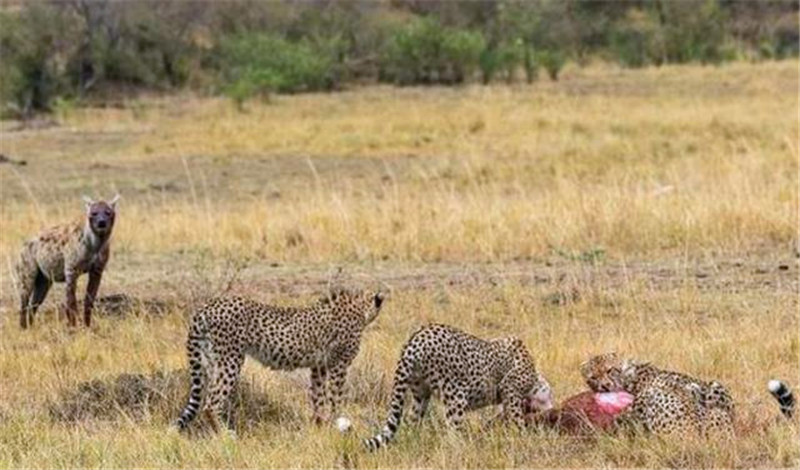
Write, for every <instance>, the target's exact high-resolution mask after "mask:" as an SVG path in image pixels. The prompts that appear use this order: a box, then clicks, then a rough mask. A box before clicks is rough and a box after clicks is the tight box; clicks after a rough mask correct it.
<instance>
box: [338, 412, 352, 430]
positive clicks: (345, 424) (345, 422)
mask: <svg viewBox="0 0 800 470" xmlns="http://www.w3.org/2000/svg"><path fill="white" fill-rule="evenodd" d="M352 427H353V423H351V422H350V420H349V419H347V418H345V417H344V416H340V417H338V418H336V429H338V430H339V432H347V431H349V430H350V428H352Z"/></svg>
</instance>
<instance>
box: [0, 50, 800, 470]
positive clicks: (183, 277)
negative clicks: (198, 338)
mask: <svg viewBox="0 0 800 470" xmlns="http://www.w3.org/2000/svg"><path fill="white" fill-rule="evenodd" d="M797 87H798V63H797V62H796V61H788V62H777V63H763V64H758V65H752V64H733V65H727V66H724V67H699V66H683V67H662V68H658V69H655V68H654V69H644V70H640V71H624V70H619V69H616V68H611V67H608V66H592V67H588V68H584V69H577V68H572V69H567V70H565V72H564V74H563V78H562V79H561V80H560V81H559V82H549V81H541V82H539V83H536V84H534V85H532V86H522V85H516V86H502V85H496V86H490V87H482V86H468V87H464V88H453V89H450V88H448V89H443V88H390V87H366V88H359V89H353V90H348V91H344V92H341V93H335V94H307V95H296V96H278V97H274V98H273V99H272V100H271V102H269V103H260V102H251V103H248V104H247V105H246V107H245V109H244V111H240V110H237V108H236V107H235V106H234V105H233V104H232V103H231V102H229V101H226V100H223V99H211V98H199V97H195V96H190V95H181V96H168V97H141V98H139V99H135V100H134V99H130V100H122V101H120V102H119V103H116V104H114V106H106V107H103V108H95V107H90V108H72V107H67V106H61V107H59V108H58V109H57V112H56V114H55V119H56V122H57V124H58V125H56V126H51V127H43V128H20V126H19V125H17V124H16V123H12V122H6V123H4V124H3V134H2V153H3V154H4V155H7V156H9V157H12V158H13V159H17V160H26V162H27V165H25V166H19V165H14V164H3V165H0V185H2V186H1V189H2V193H1V194H2V202H1V206H0V207H2V214H1V219H0V220H1V221H2V228H3V230H2V238H1V239H0V258H2V264H3V267H2V276H3V277H2V284H1V285H2V292H1V294H2V296H1V297H2V299H0V300H2V309H3V315H2V316H1V317H0V467H2V468H10V467H37V468H52V467H133V466H136V467H148V468H154V467H157V468H164V467H186V468H196V467H202V468H208V467H265V468H266V467H312V468H313V467H358V468H373V467H392V468H393V467H425V468H433V467H436V468H438V467H444V468H453V467H473V468H474V467H492V468H499V467H589V466H591V467H594V466H603V467H615V466H622V467H645V466H651V467H652V466H658V467H685V466H704V467H706V466H708V467H754V466H755V467H759V466H768V467H787V466H792V467H796V466H798V464H800V449H798V446H797V442H798V424H797V422H793V423H786V422H784V421H783V420H780V419H778V416H779V412H778V407H777V405H776V404H775V403H774V401H773V400H772V398H771V397H770V396H769V394H768V393H767V391H766V387H765V384H766V381H767V380H768V379H770V378H773V377H779V378H783V379H785V380H786V381H788V382H789V383H790V384H791V385H793V386H794V387H798V386H800V376H798V366H799V365H800V344H799V342H798V327H800V324H799V323H800V322H799V321H798V297H797V290H798V262H797V256H798V255H797V247H798V239H797V227H798V220H797V214H798V182H797V176H798V165H797V155H798V115H797V110H798V101H797V90H798V88H797ZM114 192H119V193H121V194H122V201H121V203H120V206H119V216H118V221H117V226H116V228H115V234H114V241H113V247H112V250H113V253H112V261H111V263H110V265H109V267H108V269H107V271H106V273H105V276H104V280H103V284H102V286H101V295H111V294H122V293H124V294H127V295H128V296H130V299H132V302H131V305H122V306H121V308H117V309H116V310H114V311H115V312H116V314H114V315H112V314H111V312H110V311H111V310H112V309H111V308H110V307H111V306H110V305H109V306H108V308H107V309H106V314H105V315H103V312H102V311H101V312H98V313H97V314H96V316H95V318H96V319H97V321H96V323H95V326H93V327H92V329H91V330H89V331H86V330H83V329H80V330H78V331H74V332H70V331H67V330H66V327H65V325H64V324H63V320H59V319H58V318H57V312H56V311H57V309H56V307H57V305H58V303H59V302H60V301H61V299H62V296H63V286H61V285H58V286H56V287H55V288H54V289H52V290H51V293H50V296H49V298H48V300H47V302H46V304H45V308H44V309H43V311H41V312H40V314H39V315H38V317H37V322H36V324H35V325H34V327H33V328H32V329H31V330H29V331H25V332H21V331H20V330H19V327H18V324H17V323H18V317H17V310H16V304H17V300H16V296H15V293H14V290H13V285H14V279H13V278H12V276H10V274H9V273H10V271H9V267H10V266H11V265H13V262H14V260H15V257H16V254H17V252H18V250H19V247H20V246H21V243H22V241H23V240H24V239H25V238H27V237H29V236H32V235H33V234H34V233H35V232H37V231H38V230H39V229H41V228H43V227H45V226H48V225H52V224H55V223H59V222H63V221H67V220H70V219H74V218H77V217H80V216H81V214H82V210H83V209H82V208H83V203H82V202H81V200H80V196H81V194H83V193H87V194H90V195H92V196H98V197H99V196H103V197H110V196H111V195H112V194H113V193H114ZM337 273H338V274H337ZM332 279H333V280H334V282H343V283H346V284H352V285H357V286H367V287H370V286H373V287H374V286H378V285H380V286H382V287H383V288H384V289H388V290H390V292H391V294H390V300H389V301H388V302H387V304H386V306H385V307H384V310H383V312H382V313H381V316H380V317H379V318H378V320H377V321H376V322H375V323H374V324H373V325H372V326H371V327H370V328H369V329H368V330H367V332H366V333H365V336H364V342H363V344H362V350H361V353H360V354H359V357H358V358H357V360H356V361H355V363H354V365H353V367H352V368H351V371H350V375H349V378H348V385H347V387H348V392H347V400H346V408H345V411H346V415H347V416H349V417H351V418H352V419H353V421H354V430H353V432H351V433H350V434H349V435H341V434H339V433H338V432H337V431H336V430H333V429H332V428H329V427H321V428H318V427H315V426H314V425H313V424H312V423H311V420H310V415H311V413H310V406H309V404H308V400H307V392H306V384H307V382H308V378H307V373H306V372H305V371H303V372H297V373H280V372H270V371H267V370H265V369H264V368H262V367H261V366H259V365H257V364H254V363H252V362H250V361H248V363H247V364H246V366H245V380H244V382H243V384H242V387H241V394H240V397H239V401H238V405H239V406H238V407H237V413H236V416H237V429H238V438H237V439H235V440H233V439H230V438H227V437H222V438H215V437H213V436H211V435H209V434H208V433H207V432H206V431H205V429H206V428H205V427H204V425H203V423H202V422H200V423H197V425H196V426H194V428H195V430H196V431H195V432H193V433H191V434H190V435H189V436H181V435H177V434H174V433H169V432H167V426H168V424H169V423H170V422H171V421H172V420H173V419H175V418H176V417H177V414H178V412H179V411H180V409H181V407H182V406H183V404H184V398H185V394H186V392H187V390H188V377H187V376H186V374H185V370H183V369H184V368H185V366H186V362H185V361H186V359H185V353H184V342H185V337H186V326H187V321H188V316H189V314H190V311H191V308H192V306H193V305H196V304H197V302H200V301H202V299H203V298H205V297H207V296H208V295H212V294H214V293H217V292H222V291H232V292H237V293H241V294H245V295H248V296H251V297H253V298H256V299H259V300H263V301H270V302H275V303H286V304H300V303H303V302H306V301H308V300H309V299H311V298H313V297H315V296H316V295H319V293H320V292H322V291H323V290H324V289H325V288H326V285H327V284H328V283H329V282H331V280H332ZM84 285H85V279H82V282H81V283H80V286H79V293H81V294H82V292H83V286H84ZM430 321H436V322H443V323H449V324H453V325H455V326H458V327H460V328H463V329H465V330H468V331H471V332H473V333H475V334H479V335H482V336H486V337H492V336H501V335H508V334H515V335H518V336H520V337H521V338H522V339H523V340H524V341H525V343H526V344H527V345H528V347H529V348H530V349H531V351H532V352H533V354H534V356H535V358H536V360H537V364H538V366H539V368H540V369H541V370H542V372H543V373H544V374H545V375H546V376H547V377H548V379H549V381H550V382H551V384H552V385H553V387H554V391H555V394H556V398H557V399H558V400H561V399H564V398H566V397H568V396H569V395H571V394H573V393H576V392H578V391H581V390H582V389H583V387H584V386H583V384H582V381H581V379H580V375H579V372H578V365H579V364H580V363H581V362H582V361H583V360H585V359H586V358H587V357H588V356H590V355H592V354H595V353H600V352H604V351H609V350H616V351H619V352H620V353H623V354H625V355H628V356H633V357H637V358H641V359H648V360H651V361H653V362H655V363H656V364H658V365H661V366H664V367H667V368H671V369H676V370H681V371H685V372H687V373H690V374H693V375H697V376H700V377H704V378H715V379H717V380H720V381H722V382H723V383H725V384H726V385H728V386H729V387H730V389H731V390H732V392H733V394H734V397H735V399H736V400H737V402H738V404H739V408H738V417H739V423H738V431H739V433H738V435H737V437H736V438H735V439H734V440H732V441H725V442H703V441H697V442H686V441H680V442H677V441H668V440H659V439H656V438H646V437H637V438H635V439H629V438H627V437H611V436H601V437H599V438H597V439H592V440H578V439H574V438H568V437H562V436H557V435H555V434H548V433H535V432H527V433H525V432H523V433H520V432H518V431H516V430H512V429H504V428H502V427H494V428H491V429H489V430H483V429H482V427H483V424H484V423H485V421H486V420H487V418H488V417H489V416H490V415H491V414H492V411H493V410H484V411H483V412H478V413H475V414H473V415H471V417H470V426H469V428H470V429H469V430H467V431H465V432H453V431H449V430H447V428H446V427H445V426H444V425H443V422H442V412H441V408H435V409H434V410H433V416H432V417H431V419H430V420H429V421H428V422H426V423H424V424H423V425H422V427H421V428H414V427H411V426H403V427H401V431H400V433H399V436H398V439H397V441H396V442H395V443H394V445H392V446H390V447H389V448H388V449H386V450H385V451H382V452H379V453H377V454H373V455H369V454H366V453H364V452H362V450H361V448H360V447H359V445H360V443H359V440H360V439H361V438H363V437H367V436H369V435H371V434H372V433H373V432H375V431H376V430H377V429H378V427H379V425H380V423H382V421H383V420H384V418H385V414H386V407H387V398H388V393H389V387H390V386H391V379H392V374H393V371H394V363H395V361H396V360H397V355H398V353H399V350H400V347H401V344H402V343H403V342H404V340H405V339H406V338H407V337H408V336H409V335H410V334H411V333H412V332H413V331H414V330H415V329H416V328H417V327H418V326H419V325H421V324H423V323H425V322H430Z"/></svg>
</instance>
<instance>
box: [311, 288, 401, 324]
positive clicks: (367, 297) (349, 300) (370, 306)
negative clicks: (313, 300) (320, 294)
mask: <svg viewBox="0 0 800 470" xmlns="http://www.w3.org/2000/svg"><path fill="white" fill-rule="evenodd" d="M385 300H386V294H385V293H383V292H380V291H372V290H365V291H361V290H350V289H342V288H338V289H332V290H331V291H330V293H328V295H327V296H326V297H325V298H323V302H326V303H328V304H330V305H331V306H333V307H334V308H336V307H338V308H341V309H343V310H350V311H353V312H354V313H355V312H357V313H359V314H360V315H361V317H362V318H363V319H364V326H366V325H369V324H370V323H372V321H373V320H375V318H376V317H377V316H378V313H380V311H381V307H382V306H383V304H384V302H385Z"/></svg>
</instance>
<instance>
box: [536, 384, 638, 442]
mask: <svg viewBox="0 0 800 470" xmlns="http://www.w3.org/2000/svg"><path fill="white" fill-rule="evenodd" d="M632 402H633V395H631V394H630V393H627V392H608V393H595V392H591V391H586V392H582V393H579V394H577V395H574V396H572V397H570V398H569V399H567V400H566V401H564V402H563V403H562V404H561V407H560V408H555V409H552V410H547V411H544V412H542V413H537V414H531V415H529V416H528V419H529V421H530V422H532V423H534V424H536V425H540V426H546V427H551V428H556V429H558V430H559V431H562V432H565V433H568V434H584V433H587V432H593V431H610V430H612V429H613V427H614V419H615V418H616V417H617V415H619V414H620V413H621V412H622V411H624V410H625V408H627V407H628V406H629V405H630V404H631V403H632Z"/></svg>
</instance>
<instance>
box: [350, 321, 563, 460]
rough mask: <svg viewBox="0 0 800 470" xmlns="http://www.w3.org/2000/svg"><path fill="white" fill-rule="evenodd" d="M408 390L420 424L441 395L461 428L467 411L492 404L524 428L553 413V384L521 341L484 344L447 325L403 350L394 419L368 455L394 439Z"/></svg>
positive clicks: (423, 333) (420, 334)
mask: <svg viewBox="0 0 800 470" xmlns="http://www.w3.org/2000/svg"><path fill="white" fill-rule="evenodd" d="M409 388H410V389H411V393H412V395H413V398H414V416H415V419H416V420H420V419H422V417H423V416H424V415H425V412H426V410H427V407H428V402H429V400H430V397H431V395H432V394H433V393H439V394H440V395H441V397H442V399H443V401H444V404H445V407H446V408H447V412H446V416H447V420H448V421H449V422H450V424H451V425H453V426H456V427H457V426H459V424H460V423H461V421H462V419H463V416H464V413H465V412H466V411H468V410H475V409H478V408H482V407H485V406H488V405H502V407H503V416H504V417H506V418H511V419H512V420H513V422H514V423H516V424H517V425H518V426H520V427H524V426H525V415H526V414H527V413H529V412H530V411H531V410H534V409H536V410H545V409H549V408H551V407H552V402H553V397H552V391H551V389H550V384H548V383H547V380H545V378H544V377H543V376H542V375H541V374H540V373H539V372H537V371H536V367H535V366H534V362H533V359H532V358H531V355H530V354H529V353H528V350H527V348H525V345H524V344H523V343H522V341H520V340H519V339H517V338H514V337H506V338H498V339H493V340H483V339H480V338H477V337H475V336H472V335H470V334H468V333H465V332H463V331H460V330H457V329H455V328H453V327H450V326H447V325H439V324H431V325H427V326H424V327H422V328H421V329H419V330H418V331H417V332H416V333H414V334H413V335H412V336H411V338H410V339H409V340H408V341H407V342H406V344H405V345H404V346H403V350H402V352H401V353H400V361H399V362H398V364H397V369H396V372H395V376H394V385H393V388H392V402H391V405H390V408H389V417H388V419H387V420H386V426H385V427H384V428H383V430H382V431H381V432H380V433H379V434H377V435H376V436H375V437H373V438H371V439H366V440H365V441H364V445H365V446H366V447H367V448H368V449H369V450H375V449H377V448H379V447H381V446H383V445H385V444H386V443H388V442H389V441H390V440H392V438H393V437H394V435H395V433H396V432H397V429H398V427H399V426H400V420H401V418H402V414H403V404H404V402H405V395H406V391H407V390H408V389H409Z"/></svg>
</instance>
